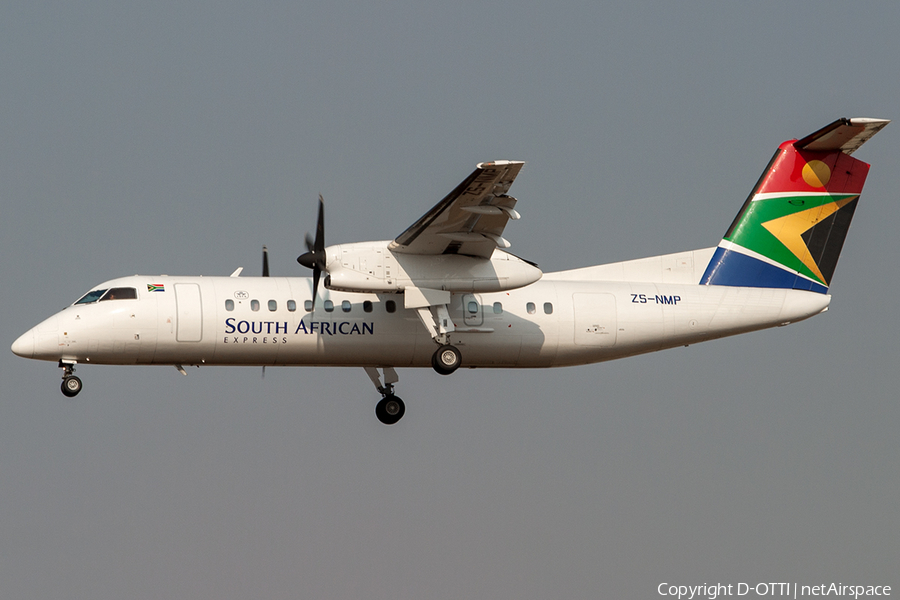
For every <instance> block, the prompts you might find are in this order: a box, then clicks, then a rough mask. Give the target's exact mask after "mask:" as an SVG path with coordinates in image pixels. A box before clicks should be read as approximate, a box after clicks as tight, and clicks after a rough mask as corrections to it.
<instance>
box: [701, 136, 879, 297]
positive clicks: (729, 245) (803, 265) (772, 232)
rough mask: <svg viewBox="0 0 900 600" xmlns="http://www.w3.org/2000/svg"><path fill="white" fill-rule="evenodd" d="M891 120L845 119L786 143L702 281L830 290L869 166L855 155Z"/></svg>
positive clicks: (776, 155) (726, 234) (778, 152)
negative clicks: (854, 155)
mask: <svg viewBox="0 0 900 600" xmlns="http://www.w3.org/2000/svg"><path fill="white" fill-rule="evenodd" d="M889 122H890V121H886V120H883V119H839V120H837V121H835V122H834V123H831V124H830V125H828V126H826V127H823V128H822V129H820V130H819V131H816V132H815V133H813V134H810V135H808V136H806V137H805V138H803V139H800V140H790V141H787V142H784V143H783V144H781V146H779V148H778V151H777V152H776V153H775V156H773V157H772V160H771V161H770V162H769V166H768V167H767V168H766V170H765V171H764V172H763V174H762V176H761V177H760V178H759V181H758V182H757V184H756V186H755V187H754V188H753V191H752V192H751V193H750V196H749V197H748V198H747V200H746V202H744V206H743V207H742V208H741V211H740V213H738V216H737V217H736V218H735V220H734V222H733V223H732V224H731V227H729V228H728V231H727V232H726V233H725V237H724V238H723V239H722V241H721V242H720V243H719V246H718V248H716V252H715V254H714V255H713V257H712V260H710V262H709V265H708V266H707V267H706V272H705V273H704V274H703V277H702V278H701V280H700V283H701V284H704V285H729V286H741V287H774V288H793V289H801V290H810V291H814V292H819V293H823V294H824V293H826V292H827V291H828V287H829V285H830V284H831V278H832V275H833V274H834V269H835V266H836V265H837V261H838V257H839V256H840V253H841V248H842V247H843V245H844V239H845V238H846V236H847V231H848V229H849V228H850V221H851V219H852V218H853V213H854V211H855V210H856V204H857V202H858V200H859V195H860V193H861V192H862V189H863V185H864V184H865V182H866V175H867V174H868V172H869V165H868V164H866V163H864V162H862V161H860V160H857V159H855V158H852V157H851V156H850V154H852V153H853V152H854V151H855V150H857V149H858V148H859V147H860V146H861V145H862V144H863V143H865V142H866V141H867V140H868V139H869V138H870V137H872V136H873V135H875V134H876V133H878V131H880V130H881V129H882V128H883V127H884V126H885V125H887V124H888V123H889Z"/></svg>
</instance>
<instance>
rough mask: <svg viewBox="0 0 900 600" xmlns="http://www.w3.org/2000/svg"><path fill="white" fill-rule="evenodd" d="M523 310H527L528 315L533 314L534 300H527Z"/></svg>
mask: <svg viewBox="0 0 900 600" xmlns="http://www.w3.org/2000/svg"><path fill="white" fill-rule="evenodd" d="M525 310H527V311H528V314H529V315H533V314H534V313H535V312H536V310H537V309H535V307H534V302H529V303H528V304H526V305H525Z"/></svg>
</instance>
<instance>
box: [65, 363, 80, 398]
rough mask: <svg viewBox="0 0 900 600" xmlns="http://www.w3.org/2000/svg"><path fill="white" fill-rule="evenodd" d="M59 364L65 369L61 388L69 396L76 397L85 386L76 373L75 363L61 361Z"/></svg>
mask: <svg viewBox="0 0 900 600" xmlns="http://www.w3.org/2000/svg"><path fill="white" fill-rule="evenodd" d="M59 366H60V368H61V369H62V370H63V376H62V384H61V385H60V386H59V389H60V390H61V391H62V393H63V395H64V396H66V397H67V398H74V397H75V396H77V395H78V392H80V391H81V388H82V387H83V385H82V383H81V380H80V379H79V378H77V377H75V375H74V373H75V365H74V363H64V362H62V361H59Z"/></svg>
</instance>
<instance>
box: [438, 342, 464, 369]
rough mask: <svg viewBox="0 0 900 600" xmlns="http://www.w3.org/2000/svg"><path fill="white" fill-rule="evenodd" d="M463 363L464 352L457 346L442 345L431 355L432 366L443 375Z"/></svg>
mask: <svg viewBox="0 0 900 600" xmlns="http://www.w3.org/2000/svg"><path fill="white" fill-rule="evenodd" d="M461 363H462V354H460V352H459V350H457V349H456V346H450V345H446V346H441V347H440V348H438V349H437V351H436V352H435V353H434V354H433V355H432V356H431V366H432V368H433V369H434V370H435V371H437V372H438V373H440V374H441V375H449V374H450V373H452V372H453V371H455V370H457V369H458V368H459V365H460V364H461Z"/></svg>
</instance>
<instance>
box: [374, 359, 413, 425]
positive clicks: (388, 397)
mask: <svg viewBox="0 0 900 600" xmlns="http://www.w3.org/2000/svg"><path fill="white" fill-rule="evenodd" d="M365 369H366V375H368V376H369V379H371V380H372V383H373V384H374V385H375V389H377V390H378V392H379V393H380V394H381V400H380V401H379V402H378V404H376V405H375V416H376V417H378V420H379V421H381V422H382V423H384V424H385V425H393V424H394V423H396V422H397V421H399V420H400V419H402V418H403V415H404V414H405V413H406V405H405V404H404V403H403V400H401V399H400V398H398V397H397V396H395V395H394V384H395V383H397V381H399V380H400V378H399V377H398V376H397V371H395V370H394V367H382V369H381V370H382V371H383V372H384V385H382V384H381V375H380V374H379V373H378V369H377V368H375V367H365Z"/></svg>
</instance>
